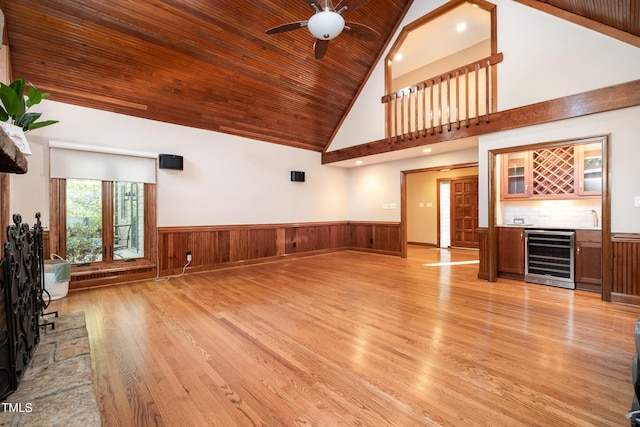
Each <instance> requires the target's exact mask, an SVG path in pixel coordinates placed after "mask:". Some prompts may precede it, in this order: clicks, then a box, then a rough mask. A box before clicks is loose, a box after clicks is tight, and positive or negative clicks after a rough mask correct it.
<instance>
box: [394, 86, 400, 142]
mask: <svg viewBox="0 0 640 427" xmlns="http://www.w3.org/2000/svg"><path fill="white" fill-rule="evenodd" d="M393 95H394V98H393V100H394V103H393V105H394V107H393V123H394V124H395V132H394V133H395V137H396V142H398V138H399V135H398V92H396V93H394V94H393Z"/></svg>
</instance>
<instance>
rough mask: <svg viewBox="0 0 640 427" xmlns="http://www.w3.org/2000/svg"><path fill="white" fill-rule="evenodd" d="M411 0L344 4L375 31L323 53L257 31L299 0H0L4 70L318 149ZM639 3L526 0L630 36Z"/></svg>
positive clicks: (114, 102) (637, 26)
mask: <svg viewBox="0 0 640 427" xmlns="http://www.w3.org/2000/svg"><path fill="white" fill-rule="evenodd" d="M411 1H412V0H370V1H369V3H368V4H366V5H364V6H363V7H361V8H359V9H356V10H353V11H349V12H347V13H346V14H345V17H346V18H347V20H349V21H355V22H359V23H363V24H366V25H368V26H370V27H372V28H373V29H375V30H376V31H378V32H379V33H380V34H381V37H380V38H379V39H378V40H377V41H374V42H365V41H358V40H356V39H355V38H353V37H350V36H349V35H346V34H342V35H340V36H338V38H336V39H334V40H332V41H331V42H330V47H329V51H328V53H327V54H326V56H325V57H324V58H323V59H322V60H316V59H315V58H314V56H313V49H312V45H313V42H314V38H313V36H311V35H310V34H309V33H308V31H307V30H306V29H304V28H302V29H299V30H295V31H291V32H287V33H280V34H273V35H268V34H265V30H266V29H268V28H271V27H274V26H277V25H280V24H284V23H287V22H291V21H299V20H306V19H308V18H309V17H310V16H311V15H312V14H313V10H312V9H311V8H310V7H309V2H308V1H307V0H265V1H253V2H250V1H248V0H148V1H131V0H109V1H105V0H0V7H2V9H3V10H4V13H5V22H6V30H7V39H8V42H9V46H10V52H11V67H12V73H13V77H14V78H15V77H25V78H26V79H27V80H29V81H31V82H33V83H34V84H35V85H36V86H38V87H39V88H40V89H42V90H44V91H47V92H50V93H51V99H52V100H55V101H59V102H64V103H69V104H75V105H80V106H86V107H91V108H97V109H101V110H106V111H113V112H117V113H122V114H127V115H131V116H136V117H142V118H147V119H152V120H157V121H162V122H168V123H175V124H180V125H184V126H190V127H195V128H201V129H208V130H213V131H218V132H223V133H228V134H233V135H239V136H244V137H248V138H252V139H257V140H261V141H266V142H270V143H276V144H283V145H288V146H293V147H298V148H304V149H309V150H314V151H322V150H324V149H325V147H326V146H327V145H328V144H329V143H330V141H331V138H332V137H333V135H334V133H335V131H336V129H337V127H338V126H339V125H340V123H341V121H342V119H343V117H344V115H345V114H346V113H347V111H348V109H349V108H350V105H351V103H352V100H353V98H354V96H356V94H357V93H358V91H359V89H360V88H361V86H362V85H363V83H364V82H365V79H366V77H367V75H368V73H369V72H370V69H371V67H372V66H373V65H375V63H376V61H377V59H378V58H379V56H380V54H381V52H382V51H383V49H384V48H385V46H386V44H387V41H388V40H389V38H390V37H391V36H392V34H393V32H394V29H395V28H396V27H397V25H398V23H399V22H400V20H401V18H402V17H403V16H404V13H405V12H406V9H407V8H408V7H409V6H410V4H411ZM520 1H521V2H523V3H531V2H532V1H533V0H527V1H525V0H520ZM357 2H358V3H360V1H357ZM639 2H640V0H619V1H609V0H539V1H536V2H535V3H548V4H550V5H553V6H555V7H557V8H562V9H564V10H566V11H569V12H572V13H576V14H579V15H581V16H585V17H588V18H590V19H592V20H594V21H598V22H601V23H602V24H605V25H608V26H612V27H615V28H618V29H621V30H622V31H626V32H628V33H630V34H635V35H637V36H640V22H639V21H640V18H638V10H639V8H638V3H639ZM634 14H635V15H634ZM177 143H179V142H177Z"/></svg>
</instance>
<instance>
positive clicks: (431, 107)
mask: <svg viewBox="0 0 640 427" xmlns="http://www.w3.org/2000/svg"><path fill="white" fill-rule="evenodd" d="M433 83H434V82H433V80H431V81H430V83H429V92H431V105H429V117H430V121H431V125H430V126H429V127H430V129H431V135H433V133H434V129H433V108H434V105H433Z"/></svg>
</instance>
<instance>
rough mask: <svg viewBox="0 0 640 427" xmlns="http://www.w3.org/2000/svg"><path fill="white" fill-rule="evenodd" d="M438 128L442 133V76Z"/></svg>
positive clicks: (440, 79)
mask: <svg viewBox="0 0 640 427" xmlns="http://www.w3.org/2000/svg"><path fill="white" fill-rule="evenodd" d="M438 127H439V128H440V130H439V132H440V133H442V130H443V129H442V76H440V77H439V79H438Z"/></svg>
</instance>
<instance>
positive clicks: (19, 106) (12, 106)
mask: <svg viewBox="0 0 640 427" xmlns="http://www.w3.org/2000/svg"><path fill="white" fill-rule="evenodd" d="M12 85H13V83H12ZM0 101H2V104H3V105H4V109H5V111H6V112H7V114H8V115H9V116H10V117H11V118H13V119H14V120H15V117H16V116H19V115H22V114H24V112H25V108H24V98H23V97H22V96H18V94H17V93H16V91H15V90H14V88H13V86H7V85H6V84H4V83H0Z"/></svg>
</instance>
